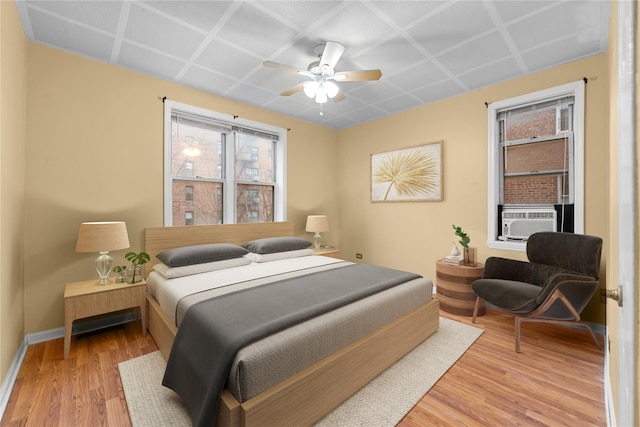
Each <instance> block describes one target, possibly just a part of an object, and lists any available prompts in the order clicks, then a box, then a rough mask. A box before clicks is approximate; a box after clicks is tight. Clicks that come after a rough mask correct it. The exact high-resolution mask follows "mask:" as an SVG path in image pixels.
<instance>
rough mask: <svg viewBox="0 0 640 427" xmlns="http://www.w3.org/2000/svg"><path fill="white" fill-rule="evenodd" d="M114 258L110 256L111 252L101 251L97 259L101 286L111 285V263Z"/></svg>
mask: <svg viewBox="0 0 640 427" xmlns="http://www.w3.org/2000/svg"><path fill="white" fill-rule="evenodd" d="M112 262H113V257H112V256H111V255H109V251H100V255H99V256H98V258H96V271H97V272H98V276H99V277H100V285H107V284H109V271H111V263H112Z"/></svg>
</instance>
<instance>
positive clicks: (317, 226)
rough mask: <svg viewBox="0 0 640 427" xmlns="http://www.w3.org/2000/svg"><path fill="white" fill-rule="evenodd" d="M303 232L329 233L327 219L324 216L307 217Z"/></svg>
mask: <svg viewBox="0 0 640 427" xmlns="http://www.w3.org/2000/svg"><path fill="white" fill-rule="evenodd" d="M305 231H308V232H312V233H316V232H324V231H329V219H328V218H327V216H326V215H309V216H308V217H307V226H306V228H305Z"/></svg>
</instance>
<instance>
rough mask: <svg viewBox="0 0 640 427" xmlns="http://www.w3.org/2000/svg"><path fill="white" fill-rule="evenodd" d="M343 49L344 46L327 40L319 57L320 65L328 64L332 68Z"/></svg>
mask: <svg viewBox="0 0 640 427" xmlns="http://www.w3.org/2000/svg"><path fill="white" fill-rule="evenodd" d="M345 49H346V48H345V47H344V46H343V45H341V44H340V43H338V42H327V43H326V44H325V45H324V51H323V52H322V57H321V58H320V66H321V67H322V66H323V65H328V66H329V67H331V69H332V70H333V68H334V67H335V66H336V64H337V63H338V61H339V60H340V58H341V57H342V54H343V53H344V50H345Z"/></svg>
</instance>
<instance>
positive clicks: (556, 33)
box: [506, 1, 602, 50]
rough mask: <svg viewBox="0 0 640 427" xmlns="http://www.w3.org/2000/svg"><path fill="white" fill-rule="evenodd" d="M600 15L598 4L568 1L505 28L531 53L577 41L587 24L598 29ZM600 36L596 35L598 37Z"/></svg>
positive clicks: (523, 48) (518, 45) (516, 42)
mask: <svg viewBox="0 0 640 427" xmlns="http://www.w3.org/2000/svg"><path fill="white" fill-rule="evenodd" d="M601 13H602V11H601V8H600V4H599V2H597V1H594V2H573V1H568V2H564V3H560V4H559V5H558V6H556V7H553V8H550V9H546V10H544V11H542V12H540V13H538V14H536V15H533V16H530V17H529V18H527V19H523V20H519V21H517V22H516V23H514V24H512V25H508V26H507V27H506V28H507V31H508V32H509V34H510V35H511V38H512V39H513V41H514V43H515V44H516V46H517V47H518V49H520V50H528V49H531V48H533V47H536V46H541V45H543V44H546V43H549V42H552V41H555V40H560V39H563V38H565V37H567V36H571V35H575V37H576V38H577V37H578V36H577V35H578V34H579V33H580V34H581V35H583V34H584V32H585V31H586V29H585V24H586V22H590V21H592V22H593V24H592V25H591V27H593V26H599V23H600V21H599V19H600V16H601ZM598 35H599V34H598V33H596V37H598ZM587 42H588V41H587Z"/></svg>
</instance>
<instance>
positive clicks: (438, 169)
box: [371, 141, 442, 202]
mask: <svg viewBox="0 0 640 427" xmlns="http://www.w3.org/2000/svg"><path fill="white" fill-rule="evenodd" d="M441 200H442V141H436V142H430V143H428V144H424V145H419V146H416V147H408V148H402V149H400V150H395V151H388V152H386V153H378V154H372V155H371V201H372V202H435V201H441Z"/></svg>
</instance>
